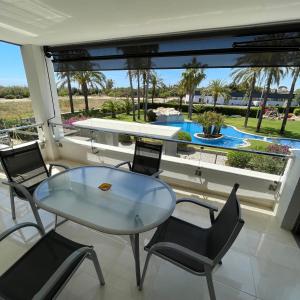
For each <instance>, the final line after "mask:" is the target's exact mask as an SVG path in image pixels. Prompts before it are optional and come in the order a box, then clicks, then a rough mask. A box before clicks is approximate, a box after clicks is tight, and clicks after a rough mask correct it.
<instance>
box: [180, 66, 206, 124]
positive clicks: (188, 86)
mask: <svg viewBox="0 0 300 300" xmlns="http://www.w3.org/2000/svg"><path fill="white" fill-rule="evenodd" d="M205 77H206V75H205V73H204V71H203V69H199V68H192V69H187V70H186V71H184V72H183V73H182V84H183V86H184V89H185V91H186V93H187V94H188V95H189V119H190V120H191V119H192V114H193V100H194V94H195V90H196V88H197V86H198V85H199V84H200V82H201V81H202V80H203V79H205Z"/></svg>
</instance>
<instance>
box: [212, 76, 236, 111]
mask: <svg viewBox="0 0 300 300" xmlns="http://www.w3.org/2000/svg"><path fill="white" fill-rule="evenodd" d="M207 92H208V93H209V94H211V95H212V96H213V100H214V108H215V107H216V104H217V101H218V97H219V96H222V97H224V98H226V97H228V95H229V94H230V90H229V88H228V87H227V86H226V84H225V83H224V82H223V81H222V80H221V79H215V80H212V81H211V82H210V83H209V85H208V89H207Z"/></svg>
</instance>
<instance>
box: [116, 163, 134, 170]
mask: <svg viewBox="0 0 300 300" xmlns="http://www.w3.org/2000/svg"><path fill="white" fill-rule="evenodd" d="M123 165H128V168H129V170H131V162H130V161H123V162H121V163H119V164H117V165H115V168H119V167H121V166H123Z"/></svg>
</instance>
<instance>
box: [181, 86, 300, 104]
mask: <svg viewBox="0 0 300 300" xmlns="http://www.w3.org/2000/svg"><path fill="white" fill-rule="evenodd" d="M288 94H289V90H288V89H287V87H285V86H281V87H279V88H278V89H277V90H272V91H271V93H270V95H269V97H268V101H267V105H268V106H285V105H286V101H287V97H288ZM248 99H249V97H248V96H247V95H245V93H242V92H231V94H230V96H229V100H227V99H224V97H222V96H219V97H218V100H217V104H218V105H237V106H246V105H247V104H248ZM252 100H253V106H259V105H260V103H261V101H262V100H263V94H262V93H259V92H254V93H253V98H252ZM188 101H189V95H186V96H185V103H188ZM193 102H194V103H203V104H214V99H213V96H211V95H208V96H203V95H201V94H200V91H198V90H196V92H195V95H194V99H193ZM298 105H299V103H298V102H297V101H293V102H292V106H298Z"/></svg>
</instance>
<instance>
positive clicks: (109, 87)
mask: <svg viewBox="0 0 300 300" xmlns="http://www.w3.org/2000/svg"><path fill="white" fill-rule="evenodd" d="M113 87H114V81H113V80H112V79H107V80H106V81H105V87H104V93H105V94H106V95H108V94H109V93H110V92H111V91H112V89H113Z"/></svg>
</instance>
